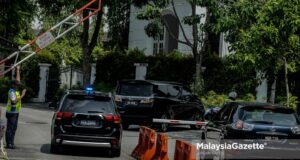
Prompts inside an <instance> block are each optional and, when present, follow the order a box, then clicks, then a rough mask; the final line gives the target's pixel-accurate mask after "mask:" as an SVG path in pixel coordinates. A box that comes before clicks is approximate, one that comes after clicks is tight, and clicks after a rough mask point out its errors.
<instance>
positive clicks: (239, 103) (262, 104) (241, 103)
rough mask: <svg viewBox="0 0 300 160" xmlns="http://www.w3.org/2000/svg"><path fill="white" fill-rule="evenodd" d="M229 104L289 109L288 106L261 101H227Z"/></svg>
mask: <svg viewBox="0 0 300 160" xmlns="http://www.w3.org/2000/svg"><path fill="white" fill-rule="evenodd" d="M228 103H231V104H237V105H240V106H242V107H265V106H272V107H275V108H282V109H291V108H288V107H283V106H280V105H277V104H271V103H262V102H243V101H242V102H239V101H235V102H228Z"/></svg>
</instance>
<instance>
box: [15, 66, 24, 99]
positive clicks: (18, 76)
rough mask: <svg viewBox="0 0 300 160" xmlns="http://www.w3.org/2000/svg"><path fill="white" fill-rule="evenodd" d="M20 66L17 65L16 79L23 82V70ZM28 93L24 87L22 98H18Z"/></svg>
mask: <svg viewBox="0 0 300 160" xmlns="http://www.w3.org/2000/svg"><path fill="white" fill-rule="evenodd" d="M20 68H21V67H20V66H17V69H16V80H17V81H19V83H21V71H20ZM25 94H26V89H23V90H22V94H21V97H20V99H18V100H21V99H22V98H23V97H24V96H25Z"/></svg>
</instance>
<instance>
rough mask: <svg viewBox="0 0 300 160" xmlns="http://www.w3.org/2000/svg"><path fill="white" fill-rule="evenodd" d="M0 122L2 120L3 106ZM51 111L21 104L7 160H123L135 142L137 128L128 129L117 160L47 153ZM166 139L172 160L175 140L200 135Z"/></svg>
mask: <svg viewBox="0 0 300 160" xmlns="http://www.w3.org/2000/svg"><path fill="white" fill-rule="evenodd" d="M0 106H1V108H2V116H1V117H2V119H3V118H4V119H5V109H4V108H3V107H4V104H0ZM52 116H53V111H52V110H50V109H48V108H47V106H46V105H43V104H25V105H24V107H23V109H22V112H21V114H20V117H19V125H18V130H17V134H16V139H15V144H16V146H17V147H18V148H17V149H15V150H7V152H8V156H9V159H11V160H21V159H22V160H27V159H28V160H52V159H55V160H71V159H72V160H89V159H103V160H105V159H116V160H127V159H129V160H130V159H133V158H131V157H130V154H131V152H132V151H133V149H134V147H135V146H136V144H137V142H138V134H139V133H138V131H139V128H138V126H131V128H130V129H129V130H127V131H123V138H122V153H121V157H118V158H109V154H108V151H107V150H103V149H98V148H82V147H68V148H66V149H64V150H63V152H62V153H61V154H51V153H50V125H51V119H52ZM167 134H168V135H169V158H170V159H173V157H174V149H175V148H174V147H175V140H176V139H185V140H187V141H193V140H197V139H200V135H201V134H200V131H196V130H190V129H189V127H187V126H183V127H172V128H171V129H170V132H168V133H167Z"/></svg>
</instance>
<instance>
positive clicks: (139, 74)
mask: <svg viewBox="0 0 300 160" xmlns="http://www.w3.org/2000/svg"><path fill="white" fill-rule="evenodd" d="M134 66H135V67H136V68H135V79H136V80H145V79H146V75H147V67H148V64H147V63H135V64H134Z"/></svg>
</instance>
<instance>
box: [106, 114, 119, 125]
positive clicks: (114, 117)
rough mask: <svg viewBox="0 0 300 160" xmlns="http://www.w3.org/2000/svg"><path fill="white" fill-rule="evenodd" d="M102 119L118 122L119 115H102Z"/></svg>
mask: <svg viewBox="0 0 300 160" xmlns="http://www.w3.org/2000/svg"><path fill="white" fill-rule="evenodd" d="M103 117H104V120H105V121H107V122H114V123H116V124H118V123H120V117H119V116H112V115H106V116H103Z"/></svg>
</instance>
